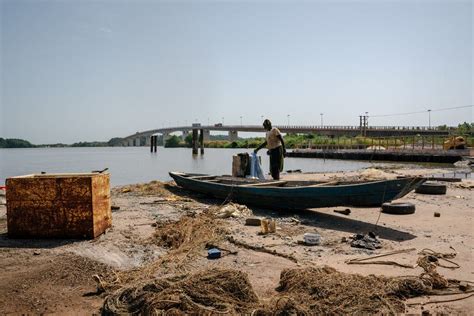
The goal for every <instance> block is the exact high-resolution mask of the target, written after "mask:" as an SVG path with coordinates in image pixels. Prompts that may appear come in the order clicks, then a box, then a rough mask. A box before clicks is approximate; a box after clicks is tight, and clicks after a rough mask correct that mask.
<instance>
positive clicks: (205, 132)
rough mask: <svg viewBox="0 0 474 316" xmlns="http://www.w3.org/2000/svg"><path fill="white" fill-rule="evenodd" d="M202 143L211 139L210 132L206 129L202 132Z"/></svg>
mask: <svg viewBox="0 0 474 316" xmlns="http://www.w3.org/2000/svg"><path fill="white" fill-rule="evenodd" d="M203 139H204V141H205V142H208V141H209V140H210V139H211V131H210V130H208V129H205V130H204V138H203Z"/></svg>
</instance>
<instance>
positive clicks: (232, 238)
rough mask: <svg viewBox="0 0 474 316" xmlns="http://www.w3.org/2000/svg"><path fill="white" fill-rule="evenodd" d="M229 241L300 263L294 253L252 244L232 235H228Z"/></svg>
mask: <svg viewBox="0 0 474 316" xmlns="http://www.w3.org/2000/svg"><path fill="white" fill-rule="evenodd" d="M227 241H228V242H230V243H231V244H234V245H236V246H238V247H242V248H245V249H250V250H253V251H258V252H264V253H268V254H271V255H274V256H277V257H282V258H285V259H288V260H290V261H293V262H295V263H298V260H297V259H296V258H295V257H293V256H292V255H288V254H286V253H281V252H277V251H276V250H271V249H268V248H265V247H263V246H255V245H250V244H248V243H246V242H243V241H240V240H236V239H234V237H232V236H228V237H227Z"/></svg>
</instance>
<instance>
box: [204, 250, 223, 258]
mask: <svg viewBox="0 0 474 316" xmlns="http://www.w3.org/2000/svg"><path fill="white" fill-rule="evenodd" d="M220 257H221V251H220V250H219V249H217V248H211V249H209V250H208V251H207V258H208V259H218V258H220Z"/></svg>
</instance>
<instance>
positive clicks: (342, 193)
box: [170, 172, 425, 209]
mask: <svg viewBox="0 0 474 316" xmlns="http://www.w3.org/2000/svg"><path fill="white" fill-rule="evenodd" d="M170 176H171V177H172V178H173V179H174V181H175V182H176V184H177V185H179V186H180V187H182V188H185V189H187V190H191V191H194V192H199V193H202V194H205V195H208V196H212V197H215V198H218V199H226V200H231V201H235V202H238V203H241V204H247V205H254V206H259V207H265V208H273V209H305V208H318V207H333V206H360V207H371V206H380V205H382V204H383V203H385V202H389V201H393V200H395V199H398V198H401V197H402V196H404V195H406V194H407V193H409V192H410V191H412V190H414V189H415V188H417V187H418V186H419V185H420V184H421V183H423V182H424V181H425V179H423V178H401V179H393V180H384V181H372V182H366V183H357V184H347V185H332V186H331V185H328V186H302V187H251V186H239V185H235V184H234V185H232V184H222V183H215V182H206V181H202V180H197V179H190V178H188V177H187V176H184V175H183V174H182V173H179V172H170Z"/></svg>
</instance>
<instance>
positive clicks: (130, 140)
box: [128, 139, 133, 147]
mask: <svg viewBox="0 0 474 316" xmlns="http://www.w3.org/2000/svg"><path fill="white" fill-rule="evenodd" d="M128 146H129V147H131V146H133V139H129V140H128Z"/></svg>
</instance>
